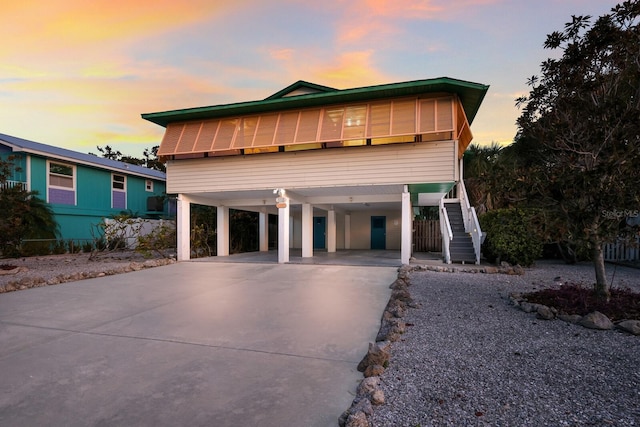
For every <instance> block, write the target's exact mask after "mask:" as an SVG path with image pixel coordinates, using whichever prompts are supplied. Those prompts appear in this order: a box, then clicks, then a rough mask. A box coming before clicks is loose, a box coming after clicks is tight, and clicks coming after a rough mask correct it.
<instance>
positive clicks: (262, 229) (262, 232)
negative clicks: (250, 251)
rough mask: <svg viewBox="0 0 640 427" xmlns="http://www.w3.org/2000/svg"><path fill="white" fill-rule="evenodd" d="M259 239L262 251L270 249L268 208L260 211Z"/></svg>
mask: <svg viewBox="0 0 640 427" xmlns="http://www.w3.org/2000/svg"><path fill="white" fill-rule="evenodd" d="M258 240H259V242H260V243H259V245H260V246H259V247H260V252H267V251H268V250H269V214H268V213H267V210H266V209H264V208H263V209H262V212H259V213H258Z"/></svg>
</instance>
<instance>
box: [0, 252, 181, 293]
mask: <svg viewBox="0 0 640 427" xmlns="http://www.w3.org/2000/svg"><path fill="white" fill-rule="evenodd" d="M175 262H176V260H175V259H174V258H158V259H149V260H146V261H143V262H138V261H132V262H129V263H127V264H124V265H122V266H119V267H115V268H109V269H105V270H102V271H84V272H75V273H71V274H59V275H57V276H56V277H53V278H50V279H48V280H46V279H44V278H42V277H39V276H37V277H25V278H22V279H20V280H13V281H10V282H8V283H5V284H4V285H2V284H0V294H2V293H6V292H14V291H21V290H24V289H29V288H38V287H42V286H51V285H58V284H60V283H67V282H75V281H78V280H84V279H93V278H96V277H104V276H112V275H114V274H122V273H130V272H132V271H139V270H143V269H146V268H153V267H160V266H163V265H169V264H174V263H175ZM14 270H16V271H14ZM21 271H25V267H17V268H15V269H13V270H5V274H16V273H18V272H21ZM7 272H8V273H7Z"/></svg>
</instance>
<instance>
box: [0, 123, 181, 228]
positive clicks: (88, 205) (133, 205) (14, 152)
mask: <svg viewBox="0 0 640 427" xmlns="http://www.w3.org/2000/svg"><path fill="white" fill-rule="evenodd" d="M9 157H13V160H12V161H13V163H14V165H15V166H17V167H19V169H20V170H19V171H16V172H14V175H13V177H12V179H11V180H10V182H9V183H8V185H23V186H25V187H26V189H27V190H30V191H37V192H38V197H40V198H42V199H43V200H45V201H46V202H47V203H48V204H49V205H50V206H51V208H52V209H53V212H54V214H55V219H56V221H57V222H58V224H59V226H60V238H62V239H64V240H74V241H85V240H93V239H94V238H95V237H98V236H96V230H97V229H96V225H97V224H99V223H101V222H102V221H103V220H104V218H109V217H111V216H113V215H118V214H120V213H121V212H124V211H126V212H128V213H130V214H132V215H133V216H136V217H141V218H151V219H155V218H166V217H167V216H169V215H171V214H172V213H174V212H171V211H173V210H175V208H174V209H169V204H168V203H167V200H166V199H167V198H166V197H165V196H166V175H165V174H164V172H160V171H156V170H153V169H148V168H145V167H142V166H137V165H132V164H128V163H123V162H120V161H116V160H111V159H105V158H101V157H97V156H94V155H91V154H84V153H79V152H76V151H72V150H67V149H64V148H59V147H54V146H51V145H46V144H41V143H38V142H33V141H28V140H25V139H21V138H16V137H14V136H9V135H4V134H0V158H1V159H3V160H7V158H9Z"/></svg>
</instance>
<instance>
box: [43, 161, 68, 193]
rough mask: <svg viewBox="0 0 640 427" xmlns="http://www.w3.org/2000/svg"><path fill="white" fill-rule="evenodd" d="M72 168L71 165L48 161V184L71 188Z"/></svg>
mask: <svg viewBox="0 0 640 427" xmlns="http://www.w3.org/2000/svg"><path fill="white" fill-rule="evenodd" d="M73 169H74V167H73V166H69V165H64V164H62V163H53V162H51V163H49V185H51V186H52V187H63V188H71V189H73V188H74V185H73V176H74V173H73Z"/></svg>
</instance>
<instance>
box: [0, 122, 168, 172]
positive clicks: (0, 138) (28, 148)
mask: <svg viewBox="0 0 640 427" xmlns="http://www.w3.org/2000/svg"><path fill="white" fill-rule="evenodd" d="M0 144H3V145H6V146H8V147H10V148H11V149H12V150H13V151H19V152H25V153H31V154H37V155H41V156H44V157H48V158H51V159H57V160H62V161H67V162H75V163H79V164H85V165H89V166H93V167H96V168H100V169H109V170H113V171H117V172H123V173H126V174H129V175H139V176H143V177H145V178H154V179H158V180H162V181H164V180H166V175H165V173H164V172H161V171H157V170H154V169H149V168H145V167H143V166H138V165H133V164H130V163H125V162H120V161H117V160H111V159H106V158H103V157H98V156H94V155H93V154H85V153H80V152H78V151H73V150H68V149H66V148H60V147H54V146H52V145H47V144H42V143H39V142H34V141H29V140H27V139H22V138H17V137H15V136H11V135H5V134H2V133H0Z"/></svg>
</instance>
